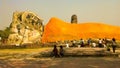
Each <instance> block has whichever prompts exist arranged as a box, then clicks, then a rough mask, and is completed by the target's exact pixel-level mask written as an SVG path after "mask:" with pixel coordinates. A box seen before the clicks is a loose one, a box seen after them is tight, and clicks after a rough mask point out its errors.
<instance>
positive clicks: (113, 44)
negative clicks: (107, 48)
mask: <svg viewBox="0 0 120 68" xmlns="http://www.w3.org/2000/svg"><path fill="white" fill-rule="evenodd" d="M116 46H117V43H116V39H115V38H112V50H113V53H115V50H116Z"/></svg>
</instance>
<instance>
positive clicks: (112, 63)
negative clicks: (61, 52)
mask: <svg viewBox="0 0 120 68" xmlns="http://www.w3.org/2000/svg"><path fill="white" fill-rule="evenodd" d="M0 68H120V58H114V57H112V58H111V57H64V58H53V57H51V58H28V59H9V60H2V59H1V60H0Z"/></svg>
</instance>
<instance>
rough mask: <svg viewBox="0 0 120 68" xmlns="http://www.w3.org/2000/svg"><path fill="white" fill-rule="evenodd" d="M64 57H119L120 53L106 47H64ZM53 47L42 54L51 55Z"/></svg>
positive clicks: (44, 55) (43, 55) (41, 54)
mask: <svg viewBox="0 0 120 68" xmlns="http://www.w3.org/2000/svg"><path fill="white" fill-rule="evenodd" d="M64 50H65V52H64V57H118V56H119V54H118V53H113V52H111V51H107V50H106V48H77V47H71V48H64ZM51 52H52V49H49V50H48V51H45V52H41V53H40V56H42V57H49V56H51Z"/></svg>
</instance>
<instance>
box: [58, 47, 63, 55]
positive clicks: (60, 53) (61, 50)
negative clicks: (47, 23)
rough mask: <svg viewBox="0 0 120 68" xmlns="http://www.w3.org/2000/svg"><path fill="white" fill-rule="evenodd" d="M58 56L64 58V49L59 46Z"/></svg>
mask: <svg viewBox="0 0 120 68" xmlns="http://www.w3.org/2000/svg"><path fill="white" fill-rule="evenodd" d="M59 55H60V57H63V56H64V49H63V46H60V49H59Z"/></svg>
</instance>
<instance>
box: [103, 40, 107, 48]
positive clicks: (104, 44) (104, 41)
mask: <svg viewBox="0 0 120 68" xmlns="http://www.w3.org/2000/svg"><path fill="white" fill-rule="evenodd" d="M102 44H103V46H104V48H106V40H105V39H103V40H102Z"/></svg>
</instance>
